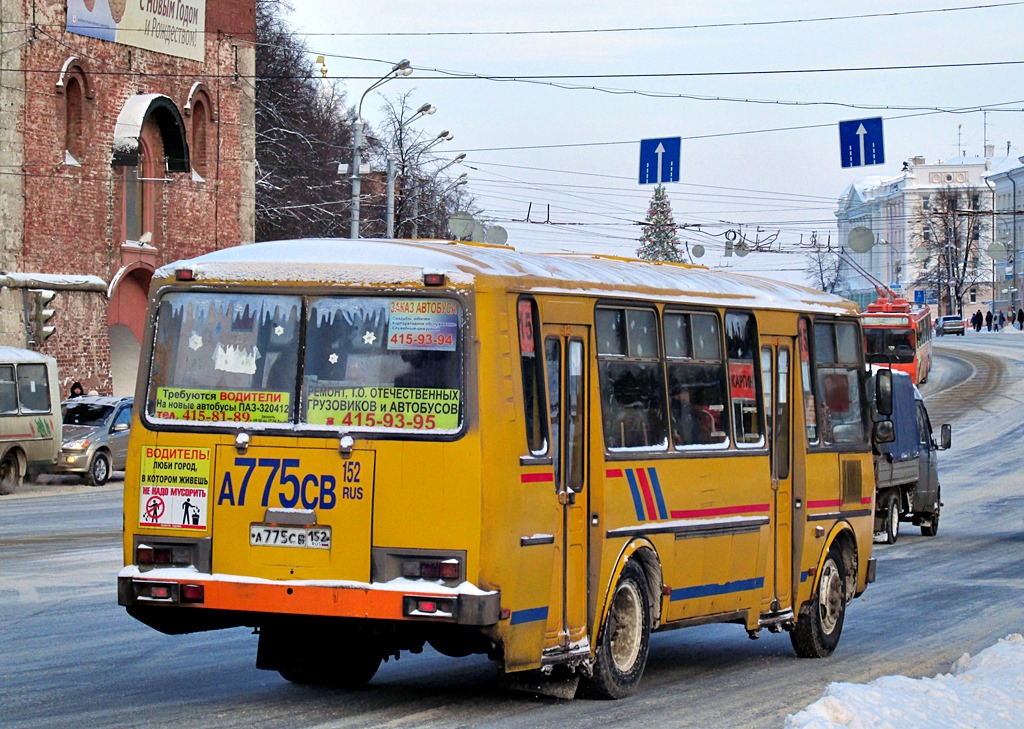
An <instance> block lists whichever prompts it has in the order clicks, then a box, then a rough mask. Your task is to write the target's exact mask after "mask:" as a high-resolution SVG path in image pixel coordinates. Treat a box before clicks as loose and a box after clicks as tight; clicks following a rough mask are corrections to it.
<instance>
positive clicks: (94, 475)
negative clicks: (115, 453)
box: [88, 451, 110, 486]
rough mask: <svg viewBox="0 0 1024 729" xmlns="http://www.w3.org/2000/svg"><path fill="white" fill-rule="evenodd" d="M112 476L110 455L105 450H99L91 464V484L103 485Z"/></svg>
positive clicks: (89, 478) (89, 476)
mask: <svg viewBox="0 0 1024 729" xmlns="http://www.w3.org/2000/svg"><path fill="white" fill-rule="evenodd" d="M109 478H110V456H108V455H107V454H106V453H105V452H104V451H97V453H96V455H94V456H93V457H92V463H90V464H89V475H88V480H89V485H90V486H102V485H103V484H105V483H106V482H107V480H108V479H109Z"/></svg>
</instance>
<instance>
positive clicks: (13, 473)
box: [0, 451, 22, 496]
mask: <svg viewBox="0 0 1024 729" xmlns="http://www.w3.org/2000/svg"><path fill="white" fill-rule="evenodd" d="M21 479H22V476H21V462H20V461H19V460H18V454H17V453H14V452H13V451H8V452H7V453H5V454H4V457H3V458H2V459H0V495H3V496H7V495H8V494H13V493H14V492H15V491H17V490H18V487H19V486H21Z"/></svg>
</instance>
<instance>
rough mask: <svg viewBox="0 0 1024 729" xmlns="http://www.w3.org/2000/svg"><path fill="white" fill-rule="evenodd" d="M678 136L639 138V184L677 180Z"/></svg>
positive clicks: (679, 144)
mask: <svg viewBox="0 0 1024 729" xmlns="http://www.w3.org/2000/svg"><path fill="white" fill-rule="evenodd" d="M681 147H682V144H681V142H680V140H679V137H666V138H664V139H641V140H640V184H641V185H660V184H661V183H663V182H679V167H680V164H679V157H680V148H681Z"/></svg>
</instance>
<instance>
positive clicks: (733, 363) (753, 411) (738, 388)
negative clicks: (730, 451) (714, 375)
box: [725, 312, 764, 447]
mask: <svg viewBox="0 0 1024 729" xmlns="http://www.w3.org/2000/svg"><path fill="white" fill-rule="evenodd" d="M725 346H726V354H727V356H728V358H729V396H730V398H731V402H732V422H733V428H734V429H735V431H736V444H737V446H741V447H742V446H744V445H747V446H758V445H764V430H763V427H762V425H761V424H762V423H763V422H764V414H763V412H762V410H763V408H762V406H761V401H760V399H758V397H757V386H758V379H757V373H756V372H755V367H756V364H757V359H756V353H757V326H756V323H755V321H754V317H753V316H752V315H751V314H741V313H736V312H729V313H727V314H726V315H725Z"/></svg>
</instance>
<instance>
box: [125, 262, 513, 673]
mask: <svg viewBox="0 0 1024 729" xmlns="http://www.w3.org/2000/svg"><path fill="white" fill-rule="evenodd" d="M196 260H197V261H199V262H202V261H204V260H205V259H202V258H201V259H196ZM218 260H219V259H218V257H217V255H216V254H214V255H213V256H212V258H211V259H210V262H209V263H205V264H204V263H199V264H196V265H193V266H191V267H185V268H178V269H176V270H171V269H170V268H169V269H166V270H164V271H162V272H158V273H160V274H162V275H163V278H162V279H160V278H158V279H155V283H154V288H153V295H152V297H151V299H152V301H151V304H150V307H151V309H150V317H149V320H150V321H149V326H148V329H147V340H148V341H147V344H146V345H144V350H143V351H144V353H145V355H144V357H143V362H144V364H143V366H142V368H141V372H140V385H139V391H138V395H139V399H138V400H137V402H139V404H140V407H138V408H136V412H137V416H136V417H139V418H140V422H138V423H136V426H137V427H134V428H133V429H132V442H131V453H130V459H129V464H128V469H127V472H126V478H125V498H124V504H125V533H124V557H125V567H124V568H123V570H122V571H121V573H120V575H119V581H118V600H119V604H121V605H123V606H125V607H126V608H127V610H128V612H129V613H130V614H131V615H132V616H133V617H135V618H137V619H138V620H140V621H142V622H144V623H146V624H147V625H150V626H152V627H153V628H155V629H157V630H160V631H163V632H166V633H172V634H174V633H188V632H194V631H201V630H212V629H219V628H227V627H233V626H252V627H255V628H257V629H258V631H259V634H260V637H259V644H258V652H257V666H258V667H260V668H266V669H271V670H277V671H279V672H280V673H281V674H282V675H283V676H284V677H285V678H287V679H289V680H292V681H297V682H303V683H322V684H329V685H358V684H361V683H364V682H365V681H367V680H369V679H370V678H371V677H372V676H373V675H374V673H375V671H376V670H377V668H378V667H379V664H380V662H381V660H382V659H386V658H387V657H388V656H391V655H394V656H397V654H398V652H399V651H401V650H413V651H417V650H419V649H420V648H422V646H423V645H424V643H425V642H429V643H430V644H431V645H433V646H434V647H436V648H438V649H439V650H441V651H442V652H446V653H450V654H468V653H472V652H490V653H493V652H494V651H495V646H496V640H495V631H496V630H497V627H496V626H497V624H498V622H499V612H500V605H499V594H498V592H497V591H495V590H493V589H488V587H487V586H486V585H479V584H475V583H474V582H473V581H472V579H469V577H470V576H472V575H477V574H479V564H478V563H477V562H478V559H479V557H478V553H479V549H478V546H479V544H480V533H479V532H480V525H479V522H480V520H479V512H480V494H479V478H480V476H479V474H480V463H479V461H480V455H479V443H478V439H475V438H472V437H467V436H466V433H467V430H468V429H469V427H470V425H469V424H468V423H467V417H466V410H467V408H466V398H467V389H469V382H468V381H469V380H470V379H471V378H469V377H467V375H466V362H465V359H466V357H465V352H466V351H467V349H468V347H467V341H468V332H469V331H471V327H469V326H468V324H467V321H468V319H469V314H470V312H469V303H468V302H470V301H471V299H472V297H471V296H470V294H469V289H468V288H467V287H466V286H462V287H461V289H460V288H459V287H455V286H452V285H451V281H450V280H449V279H448V278H447V277H446V276H445V275H444V274H438V273H424V272H423V270H422V269H421V268H415V267H413V266H406V267H401V266H398V267H394V268H393V270H392V271H391V273H390V274H388V275H389V276H390V278H388V279H387V280H385V281H383V283H385V284H387V286H386V288H385V287H380V288H378V287H377V285H376V282H372V283H371V282H370V281H371V280H372V279H373V278H374V276H373V275H370V274H361V273H359V272H358V271H349V272H348V275H349V278H355V279H360V278H362V279H363V280H362V281H361V282H360V283H356V284H347V285H346V284H343V283H338V282H335V283H334V284H333V285H332V286H329V287H328V286H325V285H321V284H319V283H317V282H316V281H317V279H318V278H321V277H329V276H330V275H331V274H330V273H329V272H328V270H327V264H325V267H324V268H323V269H320V270H317V271H313V272H307V274H308V275H307V274H301V273H296V271H297V270H299V269H301V268H302V267H301V266H298V267H296V266H287V265H282V266H279V267H278V268H274V267H273V266H269V265H268V266H265V267H263V268H261V269H260V270H259V272H257V273H253V272H252V271H250V273H248V274H245V273H244V270H243V271H242V273H239V271H238V270H237V267H236V269H232V267H231V266H230V265H227V264H225V265H220V264H218V263H217V261H218ZM242 268H243V269H244V267H242ZM377 268H378V269H379V268H380V266H378V267H377ZM398 269H403V270H404V269H407V271H408V272H411V273H409V274H408V275H407V276H406V275H404V274H403V275H400V276H398V278H395V277H396V274H395V271H396V270H398ZM232 271H234V273H232ZM275 271H278V272H277V273H275ZM378 274H379V271H378ZM246 276H248V277H249V278H248V280H243V279H245V277H246ZM232 277H235V280H231V278H232ZM472 484H476V487H471V485H472Z"/></svg>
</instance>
